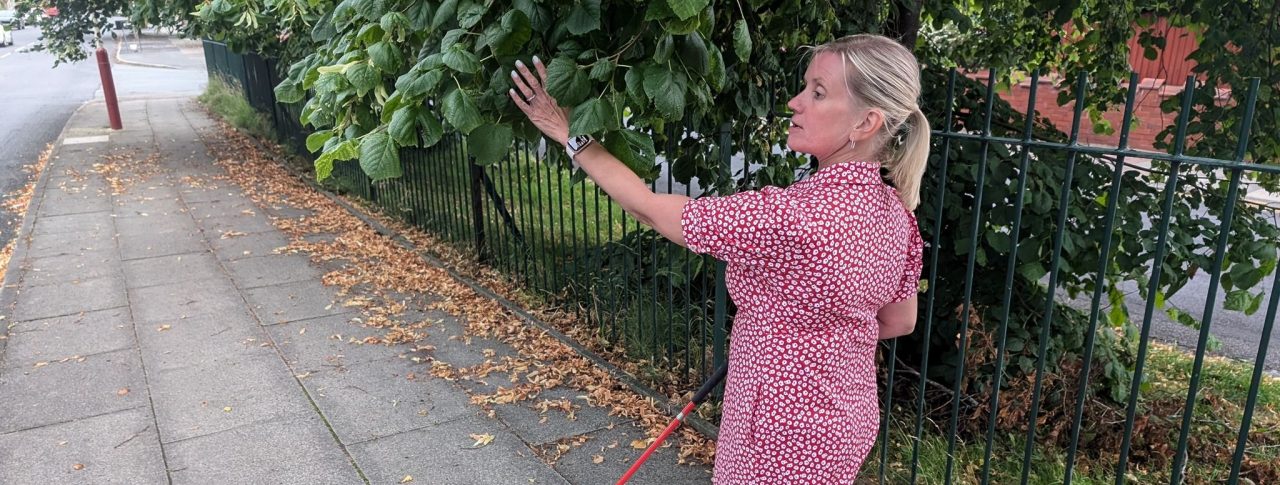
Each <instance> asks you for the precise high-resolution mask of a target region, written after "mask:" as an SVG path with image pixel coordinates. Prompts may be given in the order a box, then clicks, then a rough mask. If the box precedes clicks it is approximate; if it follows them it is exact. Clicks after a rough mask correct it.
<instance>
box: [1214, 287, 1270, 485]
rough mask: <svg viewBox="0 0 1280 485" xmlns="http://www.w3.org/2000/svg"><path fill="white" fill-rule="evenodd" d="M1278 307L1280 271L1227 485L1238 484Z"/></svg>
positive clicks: (1250, 383) (1264, 325)
mask: <svg viewBox="0 0 1280 485" xmlns="http://www.w3.org/2000/svg"><path fill="white" fill-rule="evenodd" d="M1277 306H1280V271H1276V272H1275V278H1274V279H1273V280H1272V283H1271V301H1270V302H1269V303H1267V317H1266V319H1264V320H1263V322H1264V323H1263V324H1262V339H1261V340H1259V341H1258V355H1257V358H1255V359H1254V360H1253V377H1252V378H1251V379H1250V381H1249V397H1248V398H1247V399H1246V400H1245V404H1244V417H1243V418H1242V419H1241V420H1240V435H1239V437H1237V438H1236V451H1235V453H1233V454H1232V457H1231V475H1230V476H1229V477H1228V478H1227V485H1236V484H1237V483H1239V482H1240V466H1241V465H1242V464H1243V462H1244V451H1245V447H1246V446H1248V444H1249V428H1250V426H1251V425H1252V423H1253V410H1254V408H1255V407H1256V406H1257V405H1258V390H1259V388H1260V387H1261V386H1262V372H1263V371H1264V370H1265V368H1266V363H1267V347H1268V343H1270V342H1271V331H1272V330H1273V329H1274V328H1275V324H1276V307H1277Z"/></svg>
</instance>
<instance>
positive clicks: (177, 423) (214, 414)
mask: <svg viewBox="0 0 1280 485" xmlns="http://www.w3.org/2000/svg"><path fill="white" fill-rule="evenodd" d="M148 378H149V380H150V383H151V395H152V401H153V402H154V406H155V413H156V422H157V423H159V426H160V438H161V441H163V442H164V443H170V442H174V441H180V440H185V439H189V438H193V437H196V436H204V435H208V434H212V433H217V432H220V431H226V430H229V429H232V428H237V427H241V426H247V425H253V424H255V423H262V422H266V421H272V420H276V419H280V418H293V417H299V416H305V415H313V414H315V411H314V410H313V408H312V407H311V403H310V401H308V400H307V397H306V395H305V394H304V393H303V391H302V386H300V385H299V384H298V381H297V379H296V378H294V376H293V375H291V374H290V373H289V369H288V368H287V367H285V365H284V363H282V362H281V361H280V357H279V356H278V355H269V354H268V355H263V354H246V355H243V356H241V358H239V359H228V360H223V361H218V362H193V365H190V366H187V367H180V368H176V369H169V370H160V371H157V372H154V373H148Z"/></svg>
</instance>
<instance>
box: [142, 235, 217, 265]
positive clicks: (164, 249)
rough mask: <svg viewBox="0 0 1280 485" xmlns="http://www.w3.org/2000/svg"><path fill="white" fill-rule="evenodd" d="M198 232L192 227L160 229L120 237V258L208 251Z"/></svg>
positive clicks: (207, 246)
mask: <svg viewBox="0 0 1280 485" xmlns="http://www.w3.org/2000/svg"><path fill="white" fill-rule="evenodd" d="M208 250H209V245H208V244H207V243H205V241H204V238H203V237H202V236H201V234H200V232H199V231H197V230H194V229H161V228H156V229H155V230H154V231H153V232H146V233H143V234H133V235H131V236H130V237H127V238H123V237H122V238H121V239H120V259H122V260H125V261H128V260H131V259H140V258H154V257H156V256H168V255H170V254H186V253H198V252H203V251H208Z"/></svg>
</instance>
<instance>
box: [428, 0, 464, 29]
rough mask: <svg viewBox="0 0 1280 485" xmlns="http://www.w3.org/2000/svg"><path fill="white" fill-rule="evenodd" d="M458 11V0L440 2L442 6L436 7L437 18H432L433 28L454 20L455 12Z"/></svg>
mask: <svg viewBox="0 0 1280 485" xmlns="http://www.w3.org/2000/svg"><path fill="white" fill-rule="evenodd" d="M457 11H458V0H444V2H443V3H441V4H440V8H438V9H436V16H435V18H433V19H431V30H435V29H438V28H440V26H441V25H444V24H445V22H448V21H450V20H453V18H454V14H455V13H457Z"/></svg>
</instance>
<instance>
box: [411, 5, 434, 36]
mask: <svg viewBox="0 0 1280 485" xmlns="http://www.w3.org/2000/svg"><path fill="white" fill-rule="evenodd" d="M431 7H432V3H431V2H413V3H412V4H411V5H409V28H410V29H412V30H414V31H425V30H427V29H429V28H431V17H432V15H433V14H435V12H433V11H432V10H431Z"/></svg>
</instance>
